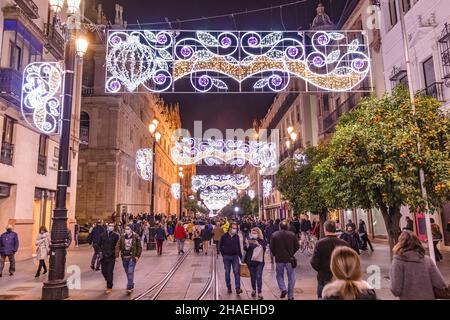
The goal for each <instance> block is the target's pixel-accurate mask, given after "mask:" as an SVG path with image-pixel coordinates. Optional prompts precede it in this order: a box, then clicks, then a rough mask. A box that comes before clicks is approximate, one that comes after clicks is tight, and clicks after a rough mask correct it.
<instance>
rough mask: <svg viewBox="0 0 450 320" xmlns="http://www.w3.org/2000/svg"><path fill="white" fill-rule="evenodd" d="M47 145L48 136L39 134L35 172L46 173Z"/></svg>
mask: <svg viewBox="0 0 450 320" xmlns="http://www.w3.org/2000/svg"><path fill="white" fill-rule="evenodd" d="M47 146H48V137H47V136H44V135H40V136H39V154H38V167H37V173H38V174H42V175H46V174H47Z"/></svg>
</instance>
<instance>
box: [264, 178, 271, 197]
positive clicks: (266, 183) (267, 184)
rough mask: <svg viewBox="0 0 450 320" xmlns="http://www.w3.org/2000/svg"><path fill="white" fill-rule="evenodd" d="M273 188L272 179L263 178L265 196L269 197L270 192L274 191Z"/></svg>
mask: <svg viewBox="0 0 450 320" xmlns="http://www.w3.org/2000/svg"><path fill="white" fill-rule="evenodd" d="M272 188H273V185H272V180H269V179H264V180H263V195H264V197H266V198H267V197H269V196H270V193H271V192H272Z"/></svg>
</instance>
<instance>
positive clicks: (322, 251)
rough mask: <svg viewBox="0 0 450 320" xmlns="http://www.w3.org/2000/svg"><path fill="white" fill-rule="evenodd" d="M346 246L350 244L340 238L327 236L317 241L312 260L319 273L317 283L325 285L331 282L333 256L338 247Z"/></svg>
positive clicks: (312, 264)
mask: <svg viewBox="0 0 450 320" xmlns="http://www.w3.org/2000/svg"><path fill="white" fill-rule="evenodd" d="M341 246H346V247H348V246H349V245H348V243H347V242H345V241H344V240H342V239H339V238H338V237H333V236H327V237H325V238H322V239H320V240H319V241H317V243H316V246H315V248H314V253H313V256H312V258H311V266H312V267H313V269H314V270H316V271H317V282H318V283H319V284H320V285H325V284H327V283H328V282H330V281H331V279H332V278H333V274H332V273H331V269H330V262H331V254H332V253H333V250H334V249H335V248H336V247H341Z"/></svg>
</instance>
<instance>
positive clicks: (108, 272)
mask: <svg viewBox="0 0 450 320" xmlns="http://www.w3.org/2000/svg"><path fill="white" fill-rule="evenodd" d="M115 264H116V259H115V258H109V259H102V274H103V277H104V278H105V280H106V288H107V289H112V287H113V277H114V266H115Z"/></svg>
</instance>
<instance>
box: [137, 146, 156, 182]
mask: <svg viewBox="0 0 450 320" xmlns="http://www.w3.org/2000/svg"><path fill="white" fill-rule="evenodd" d="M152 165H153V151H152V149H139V150H138V151H137V152H136V172H137V174H138V175H139V177H141V178H142V179H143V180H146V181H150V180H151V179H152Z"/></svg>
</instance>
